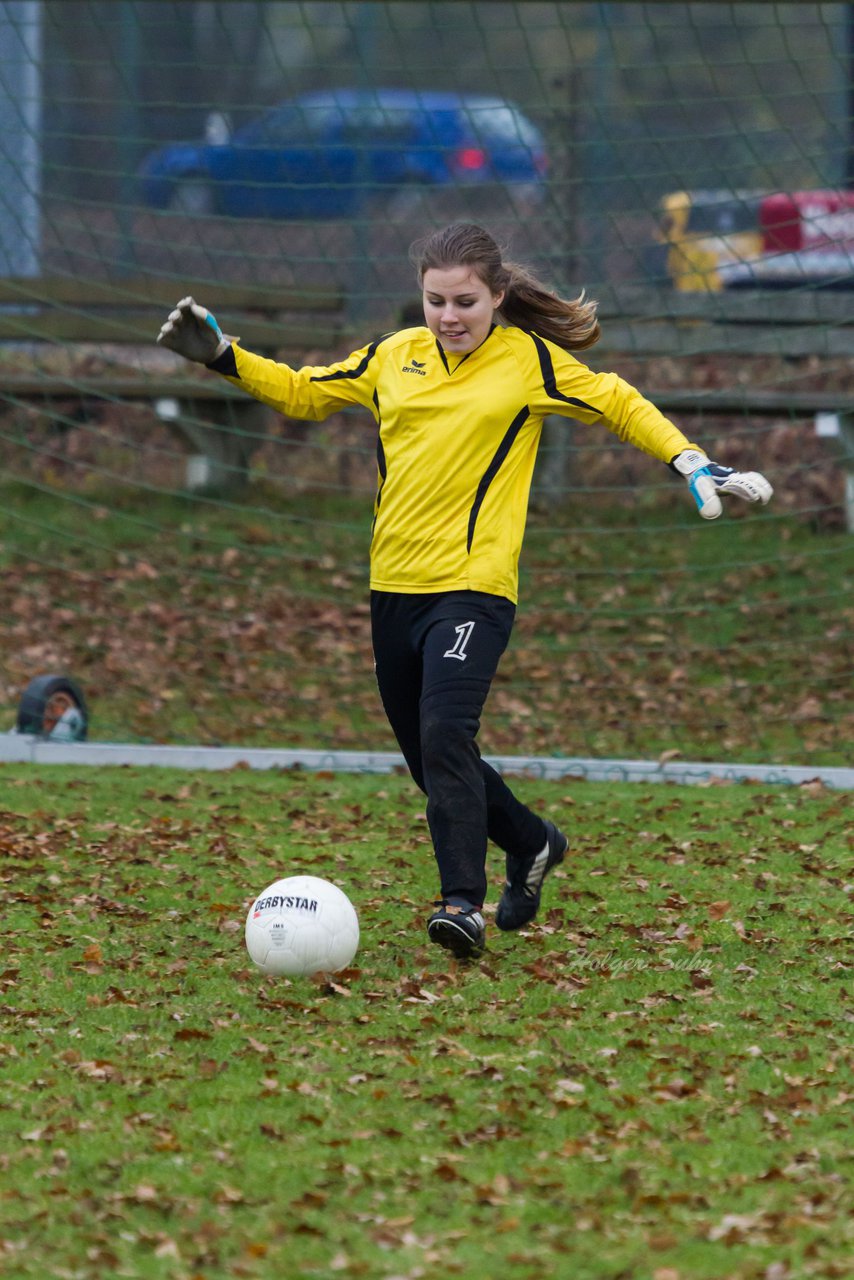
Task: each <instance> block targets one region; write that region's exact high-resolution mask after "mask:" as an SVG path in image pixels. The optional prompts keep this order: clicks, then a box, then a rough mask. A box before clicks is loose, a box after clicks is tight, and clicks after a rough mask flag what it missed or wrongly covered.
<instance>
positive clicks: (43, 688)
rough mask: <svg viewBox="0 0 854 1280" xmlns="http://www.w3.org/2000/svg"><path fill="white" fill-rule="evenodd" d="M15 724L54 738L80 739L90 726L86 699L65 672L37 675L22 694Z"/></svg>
mask: <svg viewBox="0 0 854 1280" xmlns="http://www.w3.org/2000/svg"><path fill="white" fill-rule="evenodd" d="M16 728H17V731H18V733H32V734H36V735H38V737H40V738H50V739H52V740H53V741H54V742H82V740H83V739H84V738H85V737H86V734H87V731H88V728H89V717H88V712H87V710H86V700H85V698H84V697H83V694H82V692H81V690H80V689H79V688H78V686H77V685H76V684H75V683H74V681H73V680H69V679H68V677H67V676H36V677H35V679H34V680H31V681H30V683H29V684H28V685H27V687H26V689H25V690H24V692H23V694H22V695H21V701H20V703H19V704H18V722H17V725H16Z"/></svg>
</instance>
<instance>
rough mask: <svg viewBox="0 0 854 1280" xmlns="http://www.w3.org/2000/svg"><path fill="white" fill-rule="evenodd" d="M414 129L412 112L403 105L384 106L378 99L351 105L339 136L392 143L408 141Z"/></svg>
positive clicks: (370, 141) (358, 140)
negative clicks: (355, 105)
mask: <svg viewBox="0 0 854 1280" xmlns="http://www.w3.org/2000/svg"><path fill="white" fill-rule="evenodd" d="M414 131H415V122H414V119H413V116H412V112H411V111H407V110H406V108H405V107H386V106H383V105H382V104H381V103H379V102H376V103H374V102H368V103H364V104H362V105H361V106H357V107H353V108H352V110H350V111H349V112H348V113H347V119H346V121H345V123H344V124H343V125H342V126H341V129H340V132H339V135H338V136H339V137H340V138H341V139H342V140H343V141H347V142H365V143H392V144H394V143H400V142H408V141H409V140H410V139H411V138H412V136H413V133H414Z"/></svg>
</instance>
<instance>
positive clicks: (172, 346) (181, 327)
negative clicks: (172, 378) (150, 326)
mask: <svg viewBox="0 0 854 1280" xmlns="http://www.w3.org/2000/svg"><path fill="white" fill-rule="evenodd" d="M157 341H158V343H159V345H160V346H161V347H168V348H169V350H170V351H177V352H178V355H179V356H183V357H184V358H185V359H186V360H193V361H195V363H196V364H212V363H213V361H214V360H216V358H217V356H221V355H222V353H223V351H227V350H228V348H229V347H230V346H231V344H232V342H234V341H236V339H234V338H229V337H228V336H227V335H226V334H224V333H223V331H222V329H220V327H219V325H218V324H217V322H216V319H215V317H214V316H212V315H211V313H210V311H208V309H207V307H203V306H201V305H200V304H199V303H198V302H196V300H195V298H182V299H181V301H180V302H179V303H178V305H177V307H176V308H175V310H174V311H170V312H169V316H168V318H167V320H166V323H165V324H164V325H163V328H162V329H161V330H160V332H159V334H158V335H157Z"/></svg>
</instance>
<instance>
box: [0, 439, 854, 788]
mask: <svg viewBox="0 0 854 1280" xmlns="http://www.w3.org/2000/svg"><path fill="white" fill-rule="evenodd" d="M649 461H650V460H645V459H640V460H639V461H638V462H637V463H635V462H634V460H632V465H637V466H642V465H644V464H645V463H646V462H649ZM589 465H592V463H590V464H589ZM656 465H657V464H653V463H651V462H650V467H651V468H652V467H655V466H656ZM615 466H616V464H613V467H615ZM613 467H612V470H613ZM659 470H660V468H659ZM643 474H644V483H645V484H646V483H649V484H652V483H655V484H656V485H657V488H655V489H650V490H649V491H648V492H647V491H645V490H643V489H642V488H638V489H637V490H635V491H633V496H632V500H631V501H630V502H629V501H626V500H625V499H618V500H614V499H613V497H612V496H609V495H608V494H605V495H604V496H603V494H602V493H599V494H598V497H597V495H596V493H595V492H592V491H591V492H587V493H584V494H583V495H580V496H576V495H569V496H568V497H567V499H566V500H565V501H563V502H561V503H560V504H557V505H555V504H552V505H548V504H546V505H545V506H542V505H540V506H537V507H536V509H534V510H533V511H532V513H531V517H530V521H529V529H528V534H527V538H526V544H525V548H524V552H523V560H522V582H521V590H522V595H521V603H520V608H519V612H518V614H517V621H516V626H515V630H514V634H513V638H512V641H511V645H510V647H509V649H508V652H507V654H506V655H505V657H504V659H503V661H502V665H501V668H500V671H499V674H498V678H497V680H496V681H495V684H494V688H493V691H492V694H491V696H490V702H489V705H488V708H487V711H486V715H485V718H484V730H483V738H482V742H483V746H484V750H486V751H488V752H495V753H499V754H500V753H506V752H514V753H517V752H522V753H526V754H543V755H569V756H577V755H594V756H640V757H643V758H647V759H649V758H655V757H656V756H658V755H660V754H662V753H664V752H668V753H678V754H680V755H682V756H683V757H684V758H685V759H693V760H718V759H729V760H733V761H742V762H748V763H762V762H765V763H773V764H831V765H838V764H841V763H844V762H845V760H846V759H847V752H848V748H849V745H850V742H851V740H852V737H854V702H852V696H851V691H852V688H853V687H854V681H852V676H854V667H852V652H854V646H853V645H852V638H854V603H852V601H854V551H852V539H851V535H850V534H848V533H841V532H830V531H824V532H821V533H819V532H816V531H815V530H814V529H812V528H810V527H809V525H808V523H806V522H805V519H804V518H803V513H800V514H799V515H798V517H797V518H796V517H795V516H793V515H792V514H791V512H790V511H789V510H788V509H787V508H786V507H785V506H783V503H782V498H781V507H780V509H779V510H778V509H776V508H775V507H773V506H772V507H771V508H769V509H768V511H766V512H763V513H756V512H750V513H746V514H745V512H744V508H743V505H742V509H741V514H742V515H743V516H744V518H735V517H736V515H737V511H738V509H737V508H734V507H733V506H732V504H731V505H730V509H729V512H728V515H727V518H726V519H722V520H721V521H719V522H717V523H716V524H714V525H709V524H708V522H705V521H701V520H699V519H698V518H697V516H696V514H695V513H694V511H693V509H692V507H691V506H690V498H689V497H688V496H687V494H684V493H683V492H681V490H678V489H677V490H675V491H674V489H673V486H672V483H671V482H670V480H669V478H668V477H667V476H665V478H664V479H663V480H662V479H661V477H660V476H659V475H658V471H651V472H650V475H647V473H646V472H644V473H643ZM775 482H777V480H776V477H775ZM370 519H371V499H370V496H369V495H368V494H364V493H363V494H357V495H351V496H344V495H337V496H335V495H332V496H330V495H329V494H326V495H325V496H324V495H322V494H317V493H312V494H311V495H308V496H307V497H306V498H304V499H289V498H283V497H282V495H281V493H278V494H277V493H275V492H273V491H272V489H265V488H264V487H263V486H259V487H256V488H255V489H254V490H253V491H252V492H250V493H249V494H248V495H246V498H245V501H243V502H242V503H240V504H233V503H232V504H230V503H221V502H220V503H217V502H205V501H202V500H200V499H197V498H190V497H188V498H186V499H182V498H179V497H169V496H167V495H165V494H161V493H157V492H156V491H149V492H147V491H145V490H139V489H134V488H133V487H123V486H122V485H120V484H117V485H116V486H114V487H113V488H112V489H108V488H106V487H105V484H104V481H103V480H101V481H99V482H97V483H96V482H94V481H93V483H92V484H91V485H89V486H83V487H82V488H78V490H76V491H70V490H69V489H68V488H63V489H60V488H58V487H57V488H54V487H51V486H50V485H41V486H39V485H33V484H29V485H24V484H17V485H16V484H13V483H7V484H5V485H3V486H2V487H0V570H2V572H3V574H4V582H5V586H6V589H7V593H8V599H9V601H10V606H9V608H8V609H6V610H4V611H2V613H0V654H2V655H3V656H2V659H0V716H5V718H6V721H7V723H8V724H9V725H11V724H12V723H13V722H14V717H15V712H16V707H17V703H18V700H19V698H20V695H21V693H22V691H23V689H24V688H25V687H26V685H27V683H28V682H29V680H30V679H31V678H32V677H33V676H34V675H38V674H41V673H44V672H50V671H60V672H67V673H70V674H73V675H75V676H76V677H77V678H78V679H79V680H80V682H81V684H82V686H83V688H84V690H85V691H86V692H87V693H88V695H89V701H90V704H91V712H92V729H91V736H93V737H96V738H100V739H106V740H118V741H128V740H130V741H155V742H193V743H195V742H202V743H206V744H214V743H226V744H235V745H246V746H291V745H299V746H307V747H329V746H334V747H339V748H353V747H359V748H366V749H372V750H391V749H393V748H394V742H393V740H392V738H391V734H390V732H389V729H388V726H387V725H386V723H385V719H384V716H383V714H382V709H381V707H380V705H379V699H378V697H377V693H376V686H375V682H374V678H373V669H372V655H371V643H370V635H369V622H368V607H367V595H368V573H367V551H368V542H369V534H370Z"/></svg>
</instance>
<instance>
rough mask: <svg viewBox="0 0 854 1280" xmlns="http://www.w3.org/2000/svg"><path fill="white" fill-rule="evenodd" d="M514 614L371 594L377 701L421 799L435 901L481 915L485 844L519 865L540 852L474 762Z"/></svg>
mask: <svg viewBox="0 0 854 1280" xmlns="http://www.w3.org/2000/svg"><path fill="white" fill-rule="evenodd" d="M515 613H516V607H515V605H514V604H513V603H512V602H511V601H510V600H507V599H505V598H504V597H503V596H494V595H488V594H486V593H485V592H480V591H449V592H438V593H431V594H425V595H404V594H402V593H397V592H386V591H374V592H372V593H371V625H372V632H373V646H374V659H375V662H376V673H377V683H378V685H379V690H380V697H381V698H382V702H383V706H384V708H385V712H386V715H387V716H388V719H389V722H390V724H391V727H392V729H393V730H394V734H395V737H396V738H397V741H398V743H399V744H400V749H401V751H402V752H403V755H404V758H405V760H406V763H407V765H408V767H409V770H410V772H411V774H412V776H413V778H414V779H415V781H416V782H417V784H418V786H419V787H420V788H421V790H422V791H424V792H425V794H426V796H427V821H428V824H429V827H430V834H431V836H432V839H433V847H434V849H435V853H436V861H437V863H438V866H439V878H440V884H441V894H442V898H443V899H448V898H463V899H465V900H466V901H467V902H470V903H472V904H473V905H474V906H481V905H482V904H483V901H484V899H485V897H486V845H487V838H489V839H490V840H492V841H494V843H495V844H497V845H498V847H499V848H500V849H503V850H504V851H505V852H506V853H511V854H514V855H516V856H520V857H528V856H530V855H532V854H536V853H539V851H540V850H541V849H542V848H543V845H544V844H545V842H546V830H545V826H544V824H543V821H542V819H541V818H538V817H537V816H536V814H534V813H532V812H531V810H530V809H528V808H526V806H525V805H523V804H522V803H521V802H520V801H519V800H517V799H516V797H515V796H514V795H513V793H512V791H511V790H510V788H509V787H508V786H507V784H506V783H505V782H504V780H503V778H502V777H501V775H500V774H498V773H496V771H495V770H494V769H493V768H492V767H491V766H490V765H488V764H486V763H485V762H484V761H483V760H482V759H481V758H480V751H479V750H478V746H477V742H476V738H477V733H478V729H479V728H480V714H481V711H482V709H483V704H484V702H485V701H486V696H487V694H488V693H489V688H490V685H491V683H492V679H493V676H494V675H495V672H496V670H497V668H498V662H499V659H500V658H501V655H502V653H503V652H504V650H505V648H506V647H507V641H508V640H509V638H510V632H511V630H512V627H513V619H514V616H515Z"/></svg>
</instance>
